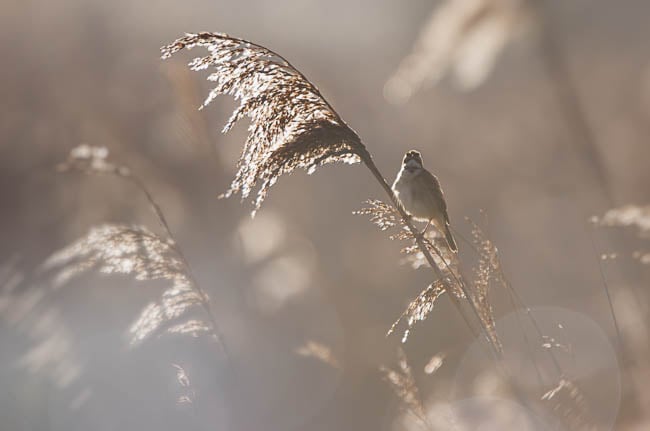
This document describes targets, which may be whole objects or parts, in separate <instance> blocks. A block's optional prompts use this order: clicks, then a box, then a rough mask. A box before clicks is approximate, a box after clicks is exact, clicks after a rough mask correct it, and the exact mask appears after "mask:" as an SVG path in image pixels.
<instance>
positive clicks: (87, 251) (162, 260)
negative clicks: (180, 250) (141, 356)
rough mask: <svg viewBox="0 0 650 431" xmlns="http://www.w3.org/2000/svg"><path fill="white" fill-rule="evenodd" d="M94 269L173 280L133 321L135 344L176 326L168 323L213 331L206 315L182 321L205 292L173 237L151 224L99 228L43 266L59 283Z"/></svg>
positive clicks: (195, 330) (191, 330)
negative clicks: (163, 235)
mask: <svg viewBox="0 0 650 431" xmlns="http://www.w3.org/2000/svg"><path fill="white" fill-rule="evenodd" d="M91 269H97V270H98V271H99V272H101V273H105V274H127V275H132V276H133V277H134V278H135V279H136V280H167V281H169V282H171V286H170V287H168V288H167V289H166V290H165V291H164V292H163V294H162V296H161V299H160V300H159V301H157V302H152V303H150V304H149V305H147V306H146V307H145V308H144V309H143V311H142V312H141V314H140V316H139V317H138V319H137V320H136V321H135V322H134V323H133V325H132V326H131V328H130V331H129V332H130V334H131V343H137V342H139V341H142V340H144V339H145V338H147V337H149V336H150V335H151V334H153V333H154V332H156V331H158V330H159V329H161V328H162V327H163V326H164V325H168V324H171V325H173V326H171V327H170V328H168V331H169V332H172V333H189V334H192V335H197V334H199V333H202V332H208V331H210V329H211V327H210V325H209V324H208V323H207V322H205V321H203V320H199V319H190V320H187V321H183V322H179V321H178V319H180V318H185V317H187V315H188V314H189V310H190V309H191V308H192V307H195V306H198V305H201V303H202V297H201V295H200V294H199V293H198V291H197V289H195V288H194V286H193V285H192V280H191V278H190V277H189V275H188V273H187V270H186V268H185V266H184V265H183V263H182V261H181V260H180V259H179V257H178V256H177V255H176V252H175V251H174V249H173V248H172V246H171V245H170V244H169V242H168V241H166V240H164V239H162V238H161V237H159V236H158V235H156V234H154V233H152V232H150V231H149V230H147V229H146V228H144V227H142V226H127V225H112V224H106V225H102V226H97V227H94V228H92V229H91V230H90V231H89V232H88V234H87V235H86V236H84V237H82V238H81V239H79V240H77V241H75V242H73V243H72V244H70V245H68V246H67V247H65V248H63V249H61V250H59V251H57V252H56V253H54V254H53V255H52V256H50V258H48V259H47V260H46V262H45V263H44V265H43V270H48V271H55V274H54V275H53V279H54V283H55V286H60V285H63V284H65V283H67V282H68V281H69V280H70V279H71V278H72V277H74V276H77V275H79V274H81V273H83V272H85V271H88V270H91Z"/></svg>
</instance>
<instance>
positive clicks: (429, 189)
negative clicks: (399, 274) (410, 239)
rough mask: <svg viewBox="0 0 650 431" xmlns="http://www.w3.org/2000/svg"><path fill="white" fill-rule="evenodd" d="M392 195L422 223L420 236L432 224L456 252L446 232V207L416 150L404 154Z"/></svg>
mask: <svg viewBox="0 0 650 431" xmlns="http://www.w3.org/2000/svg"><path fill="white" fill-rule="evenodd" d="M393 192H395V196H397V199H398V200H399V202H400V203H401V204H402V207H403V208H404V210H405V211H406V212H407V213H408V214H409V215H410V216H411V217H413V218H414V219H415V220H417V221H425V222H427V225H426V226H425V228H424V230H423V231H422V234H424V233H425V232H426V230H427V228H428V227H429V225H430V224H431V223H433V225H434V226H435V227H436V229H438V231H439V232H441V233H443V234H444V235H445V239H446V240H447V244H448V245H449V248H450V249H451V250H452V251H454V252H456V251H457V250H458V248H457V247H456V241H455V240H454V237H453V236H452V234H451V231H450V230H449V216H448V215H447V204H446V203H445V197H444V195H443V193H442V189H441V188H440V182H439V181H438V178H436V176H435V175H433V174H432V173H431V172H429V171H427V170H426V169H424V167H423V166H422V156H421V155H420V153H419V152H418V151H415V150H411V151H409V152H407V153H406V155H405V156H404V160H403V161H402V168H401V169H400V171H399V173H398V174H397V178H395V182H394V183H393Z"/></svg>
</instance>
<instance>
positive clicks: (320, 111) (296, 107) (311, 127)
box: [161, 32, 366, 213]
mask: <svg viewBox="0 0 650 431" xmlns="http://www.w3.org/2000/svg"><path fill="white" fill-rule="evenodd" d="M197 46H199V47H205V48H207V49H208V51H209V52H210V54H209V55H207V56H204V57H197V58H195V59H194V60H192V61H191V62H190V64H189V66H190V68H191V69H192V70H195V71H198V70H204V69H206V68H208V67H213V68H214V72H213V73H212V74H210V75H209V76H208V80H210V81H213V82H215V83H216V86H215V87H214V88H213V89H212V90H211V91H210V94H209V95H208V97H207V98H206V99H205V101H204V102H203V105H202V106H201V107H202V108H203V107H205V106H206V105H208V104H209V103H210V102H212V101H213V100H214V98H215V97H217V96H218V95H220V94H227V95H231V96H233V97H234V98H235V100H238V101H239V107H237V109H236V110H235V111H234V112H233V114H232V116H231V117H230V119H229V120H228V122H227V123H226V125H225V127H224V128H223V132H224V133H226V132H228V131H229V130H230V129H232V127H233V126H234V125H235V123H237V121H239V120H241V119H242V118H244V117H248V118H249V119H250V120H251V124H250V126H249V127H248V138H247V139H246V143H245V144H244V149H243V152H242V154H241V158H240V160H239V164H238V168H239V170H238V172H237V174H236V175H235V179H234V180H233V181H232V184H231V185H230V188H229V189H228V190H227V191H226V192H225V193H224V194H223V195H222V196H223V197H229V196H231V195H233V194H235V193H240V194H241V197H242V199H245V198H247V197H248V196H249V195H250V194H251V192H252V190H253V189H254V188H255V187H256V186H257V185H258V184H259V191H258V193H257V198H256V199H255V202H254V210H253V213H255V211H256V210H257V209H259V207H260V205H261V204H262V202H263V201H264V198H265V197H266V195H267V193H268V191H269V188H270V187H271V186H272V185H273V184H275V182H276V181H277V180H278V178H279V177H280V176H281V175H283V174H288V173H291V172H293V171H294V170H295V169H297V168H303V169H306V170H307V171H308V172H309V173H311V172H313V171H314V170H315V169H316V168H317V167H319V166H321V165H324V164H327V163H333V162H344V163H358V162H359V160H360V158H359V157H360V156H361V155H365V153H366V150H365V147H364V146H363V144H362V143H361V140H360V139H359V136H357V134H356V133H355V132H354V131H353V130H352V129H350V127H348V125H347V124H345V122H344V121H343V120H342V119H341V117H339V115H338V114H337V113H336V111H334V109H333V108H332V107H331V106H330V105H329V104H328V103H327V102H326V101H325V99H324V98H323V97H322V96H321V94H320V92H319V91H318V89H317V88H316V87H315V86H314V85H313V84H312V83H311V82H309V81H308V80H307V79H306V78H305V77H304V76H303V75H302V74H301V73H300V72H299V71H298V70H297V69H296V68H294V67H293V66H292V65H291V64H290V63H289V62H288V61H287V60H285V59H284V58H282V57H281V56H279V55H278V54H276V53H274V52H273V51H271V50H269V49H267V48H264V47H262V46H260V45H256V44H254V43H252V42H249V41H245V40H243V39H237V38H234V37H231V36H228V35H225V34H220V33H207V32H204V33H198V34H187V35H185V36H184V37H182V38H180V39H177V40H176V41H175V42H174V43H171V44H169V45H167V46H164V47H162V48H161V52H162V58H163V59H166V58H169V57H171V56H172V55H173V54H175V53H176V52H178V51H180V50H181V49H183V48H187V49H192V48H194V47H197Z"/></svg>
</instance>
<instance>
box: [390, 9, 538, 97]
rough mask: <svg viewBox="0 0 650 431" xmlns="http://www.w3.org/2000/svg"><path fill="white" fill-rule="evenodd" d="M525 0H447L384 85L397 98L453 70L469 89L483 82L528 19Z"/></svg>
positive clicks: (460, 83)
mask: <svg viewBox="0 0 650 431" xmlns="http://www.w3.org/2000/svg"><path fill="white" fill-rule="evenodd" d="M526 15H527V12H526V8H525V1H524V0H446V1H444V2H443V3H442V4H441V5H440V6H439V7H437V8H436V9H435V10H434V11H433V13H432V14H431V17H430V18H429V20H428V21H427V23H426V24H425V25H424V28H423V29H422V31H421V34H420V36H419V38H418V39H417V41H416V42H415V45H414V46H413V48H412V51H411V53H410V54H409V55H408V56H406V57H405V58H404V60H402V62H401V64H400V65H399V67H398V69H397V70H396V71H395V73H394V74H393V76H391V77H390V78H389V80H388V82H387V83H386V85H385V87H384V95H385V96H386V98H387V99H388V100H389V101H391V102H394V103H400V102H405V101H406V100H408V99H409V98H410V97H411V96H412V95H413V94H414V93H415V92H416V91H417V90H418V89H419V88H421V87H423V86H426V85H433V84H435V83H436V82H437V81H438V80H440V79H442V78H443V77H444V76H445V75H447V74H451V75H452V76H453V77H454V78H455V80H456V82H457V84H458V85H459V86H460V87H461V88H463V89H472V88H474V87H477V86H478V85H480V84H481V83H482V82H483V81H484V80H485V79H486V78H487V76H488V75H489V73H490V71H491V70H492V68H493V67H494V64H495V62H496V59H497V57H498V55H499V53H500V52H501V50H502V49H503V48H504V46H505V45H506V43H507V42H508V41H509V40H510V39H512V38H513V36H514V35H516V34H517V33H518V32H519V31H520V29H521V28H523V27H524V24H525V23H526V22H527V19H526Z"/></svg>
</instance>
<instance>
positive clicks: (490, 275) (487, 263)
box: [468, 219, 507, 348]
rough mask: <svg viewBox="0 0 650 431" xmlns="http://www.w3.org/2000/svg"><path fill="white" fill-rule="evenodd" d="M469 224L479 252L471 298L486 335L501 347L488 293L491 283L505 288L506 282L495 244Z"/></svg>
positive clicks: (476, 227) (473, 224)
mask: <svg viewBox="0 0 650 431" xmlns="http://www.w3.org/2000/svg"><path fill="white" fill-rule="evenodd" d="M468 220H469V219H468ZM470 225H471V227H472V241H473V243H474V246H475V247H476V249H477V251H478V252H479V260H478V266H477V267H476V268H474V292H473V295H474V298H473V300H474V303H475V304H476V307H477V309H478V310H479V317H480V318H481V320H482V321H483V325H484V327H486V328H487V329H488V336H490V337H491V338H492V341H493V343H495V344H496V345H497V346H498V347H499V348H501V343H500V341H499V337H498V334H497V331H496V325H495V322H494V311H493V309H492V304H491V303H490V298H489V294H490V289H491V286H492V284H496V285H498V286H501V287H503V288H507V284H506V282H505V279H504V277H503V271H502V269H501V261H500V260H499V253H498V250H497V248H496V246H495V245H494V243H492V241H491V240H490V239H488V238H487V237H486V236H485V234H484V233H483V230H482V229H481V228H480V227H479V226H478V225H477V224H476V223H474V222H472V221H470Z"/></svg>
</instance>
